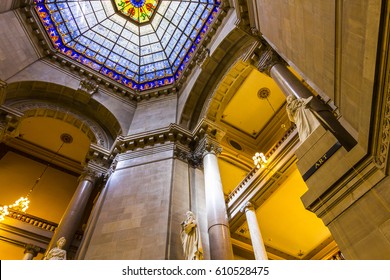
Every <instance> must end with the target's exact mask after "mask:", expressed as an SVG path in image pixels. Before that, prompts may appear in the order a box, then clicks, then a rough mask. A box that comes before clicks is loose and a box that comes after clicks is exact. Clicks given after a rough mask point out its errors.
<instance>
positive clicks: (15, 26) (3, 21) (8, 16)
mask: <svg viewBox="0 0 390 280" xmlns="http://www.w3.org/2000/svg"><path fill="white" fill-rule="evenodd" d="M0 38H1V40H0V79H1V80H7V79H9V78H10V77H12V76H13V75H15V74H16V73H18V72H19V71H21V70H22V69H24V68H25V67H27V66H28V65H30V64H31V63H33V62H34V61H36V60H37V59H38V54H37V53H36V52H35V50H34V47H33V45H32V43H31V42H30V41H29V39H28V36H26V33H25V30H24V29H23V28H22V25H21V23H20V22H19V19H18V17H17V16H16V14H15V13H14V12H13V11H8V12H4V13H1V14H0Z"/></svg>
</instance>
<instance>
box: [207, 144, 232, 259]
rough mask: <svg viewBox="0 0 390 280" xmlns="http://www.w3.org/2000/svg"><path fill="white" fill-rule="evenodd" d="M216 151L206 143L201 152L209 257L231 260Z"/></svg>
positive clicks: (228, 233) (228, 232) (216, 148)
mask: <svg viewBox="0 0 390 280" xmlns="http://www.w3.org/2000/svg"><path fill="white" fill-rule="evenodd" d="M218 152H219V149H218V147H216V146H214V145H208V147H206V148H205V149H204V153H203V168H204V179H205V196H206V209H207V221H208V234H209V242H210V257H211V259H212V260H232V259H234V255H233V248H232V244H231V241H230V230H229V223H228V217H227V212H226V204H225V197H224V194H223V188H222V183H221V176H220V173H219V167H218V159H217V153H218Z"/></svg>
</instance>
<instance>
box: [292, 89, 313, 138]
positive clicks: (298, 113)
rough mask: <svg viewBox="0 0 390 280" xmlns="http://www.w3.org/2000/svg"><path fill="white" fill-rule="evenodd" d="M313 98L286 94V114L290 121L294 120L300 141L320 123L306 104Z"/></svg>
mask: <svg viewBox="0 0 390 280" xmlns="http://www.w3.org/2000/svg"><path fill="white" fill-rule="evenodd" d="M312 99H313V96H311V97H309V98H298V99H297V98H296V97H295V96H294V95H289V96H287V106H286V111H287V116H288V118H289V119H290V121H292V122H294V123H295V124H296V126H297V129H298V136H299V140H300V141H301V142H303V141H305V140H306V138H307V137H308V136H309V135H310V134H311V133H312V132H313V131H314V130H315V129H316V128H317V127H318V126H319V125H320V122H319V121H318V120H317V118H316V117H315V116H314V114H313V112H312V111H311V110H310V109H309V108H308V104H309V103H310V101H311V100H312Z"/></svg>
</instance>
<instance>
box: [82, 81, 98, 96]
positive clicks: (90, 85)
mask: <svg viewBox="0 0 390 280" xmlns="http://www.w3.org/2000/svg"><path fill="white" fill-rule="evenodd" d="M98 88H99V85H98V84H97V83H96V82H95V81H93V80H87V79H85V78H84V79H82V80H81V81H80V85H79V88H78V90H80V91H82V92H85V93H88V94H89V95H93V94H94V93H96V92H97V90H98Z"/></svg>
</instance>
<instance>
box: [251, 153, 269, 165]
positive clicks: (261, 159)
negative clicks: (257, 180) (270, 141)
mask: <svg viewBox="0 0 390 280" xmlns="http://www.w3.org/2000/svg"><path fill="white" fill-rule="evenodd" d="M252 159H253V162H254V164H255V166H256V168H257V169H260V168H264V167H265V166H266V164H267V158H266V157H265V155H264V154H263V153H256V154H255V155H254V156H253V157H252Z"/></svg>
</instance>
